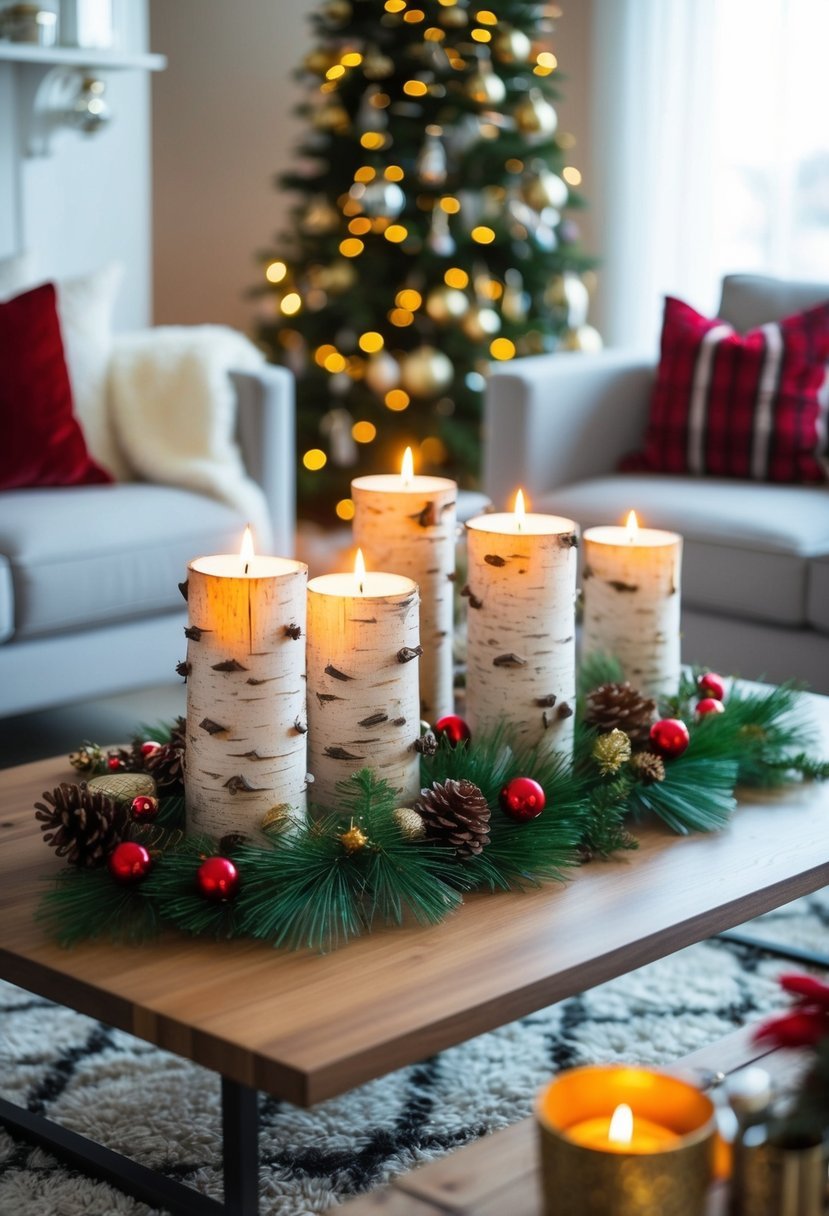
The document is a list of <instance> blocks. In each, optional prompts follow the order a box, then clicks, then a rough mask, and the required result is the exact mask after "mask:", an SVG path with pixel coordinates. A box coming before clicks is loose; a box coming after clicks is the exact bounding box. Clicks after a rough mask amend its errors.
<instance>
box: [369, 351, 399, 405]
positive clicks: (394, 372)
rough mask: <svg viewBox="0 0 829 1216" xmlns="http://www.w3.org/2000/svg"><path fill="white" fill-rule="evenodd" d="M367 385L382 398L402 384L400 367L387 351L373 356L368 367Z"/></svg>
mask: <svg viewBox="0 0 829 1216" xmlns="http://www.w3.org/2000/svg"><path fill="white" fill-rule="evenodd" d="M365 381H366V384H367V385H368V386H369V388H370V389H371V391H372V392H373V393H377V395H378V396H382V395H383V394H384V393H387V392H388V391H389V390H390V389H393V388H397V386H398V384H399V383H400V365H399V363H398V362H397V360H396V359H395V357H394V355H390V354H389V352H388V351H387V350H382V351H380V353H379V354H377V355H372V356H371V358H370V359H369V361H368V364H367V366H366V374H365Z"/></svg>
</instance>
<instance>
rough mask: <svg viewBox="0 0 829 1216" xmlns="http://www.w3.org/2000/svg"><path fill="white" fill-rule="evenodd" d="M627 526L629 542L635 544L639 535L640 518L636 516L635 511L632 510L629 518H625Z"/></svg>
mask: <svg viewBox="0 0 829 1216" xmlns="http://www.w3.org/2000/svg"><path fill="white" fill-rule="evenodd" d="M625 527H626V528H627V538H628V544H629V545H633V544H635V543H636V537H637V536H638V535H639V520H638V519H637V518H636V512H635V511H631V512H630V514H629V515H628V517H627V519H626V520H625Z"/></svg>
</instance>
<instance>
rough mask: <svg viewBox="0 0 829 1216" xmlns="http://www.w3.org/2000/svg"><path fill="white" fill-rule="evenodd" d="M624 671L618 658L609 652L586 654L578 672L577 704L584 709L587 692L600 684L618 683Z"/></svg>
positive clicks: (622, 677) (623, 677) (621, 679)
mask: <svg viewBox="0 0 829 1216" xmlns="http://www.w3.org/2000/svg"><path fill="white" fill-rule="evenodd" d="M624 679H625V673H624V671H623V670H622V665H621V663H620V662H619V660H618V659H614V658H613V656H612V655H609V654H600V653H595V654H588V655H585V656H584V658H583V659H582V661H581V666H580V667H579V672H578V704H579V709H580V710H583V709H584V701H585V699H586V698H587V694H588V693H589V692H592V691H593V689H594V688H598V687H599V685H600V684H620V683H622V682H623V681H624Z"/></svg>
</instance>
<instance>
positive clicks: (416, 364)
mask: <svg viewBox="0 0 829 1216" xmlns="http://www.w3.org/2000/svg"><path fill="white" fill-rule="evenodd" d="M400 372H401V379H402V382H403V387H404V388H405V389H406V391H407V392H409V393H411V395H412V396H413V397H435V396H437V394H438V393H439V392H441V391H442V390H443V389H445V388H447V387H448V386H449V385H450V384H451V383H452V376H453V374H454V371H453V367H452V363H451V361H450V360H449V359H448V358H447V357H446V355H444V354H443V352H442V351H439V350H435V348H434V347H433V346H420V347H418V349H417V350H413V351H411V353H410V354H408V355H404V357H403V361H402V363H401V365H400Z"/></svg>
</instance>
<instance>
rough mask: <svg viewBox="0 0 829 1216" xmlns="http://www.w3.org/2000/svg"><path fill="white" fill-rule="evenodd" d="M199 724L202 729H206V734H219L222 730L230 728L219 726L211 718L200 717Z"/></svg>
mask: <svg viewBox="0 0 829 1216" xmlns="http://www.w3.org/2000/svg"><path fill="white" fill-rule="evenodd" d="M199 726H200V727H201V729H202V730H206V731H207V733H208V735H220V734H221V733H222V731H226V730H230V727H229V726H220V725H219V723H218V722H214V721H213V719H212V718H202V720H201V722H200V723H199Z"/></svg>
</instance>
